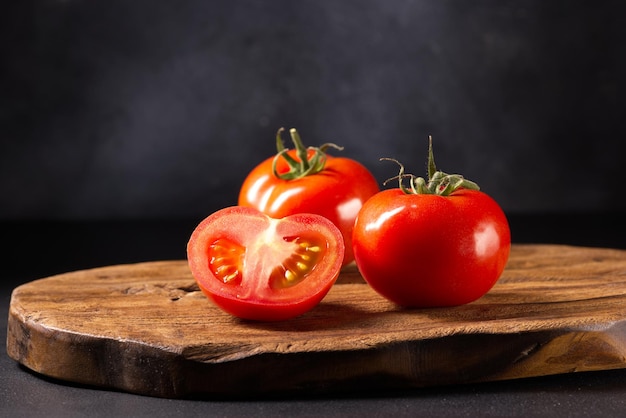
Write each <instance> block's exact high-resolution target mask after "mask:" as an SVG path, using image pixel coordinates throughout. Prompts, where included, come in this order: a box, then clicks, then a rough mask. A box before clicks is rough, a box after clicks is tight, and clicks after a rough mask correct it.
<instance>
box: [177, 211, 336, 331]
mask: <svg viewBox="0 0 626 418" xmlns="http://www.w3.org/2000/svg"><path fill="white" fill-rule="evenodd" d="M272 222H273V223H275V224H277V226H276V231H277V235H276V237H277V239H278V240H280V239H281V237H282V236H288V235H297V233H298V232H304V233H309V232H311V231H314V232H316V233H319V234H320V236H324V237H325V238H326V239H327V245H328V250H327V251H326V254H327V255H326V256H325V258H324V259H323V260H322V261H320V263H319V264H318V265H316V266H315V269H316V270H315V272H314V273H312V274H311V276H310V277H308V278H306V279H305V281H306V282H303V283H300V284H298V285H295V286H293V287H292V288H289V289H286V290H285V291H284V292H283V293H282V294H281V295H278V294H275V295H273V293H272V291H271V290H269V289H268V288H265V289H263V290H262V291H263V294H260V292H259V291H256V292H252V294H251V295H250V296H246V297H240V295H239V289H238V288H237V287H234V286H231V285H228V284H225V283H223V281H221V280H220V279H219V278H217V277H216V276H215V275H214V274H213V273H212V272H211V270H210V269H209V259H210V255H209V246H210V245H211V243H213V242H214V241H215V240H216V239H218V238H221V239H228V240H231V241H233V242H237V243H239V244H241V245H242V246H246V245H247V246H249V247H250V248H252V246H253V244H255V242H256V241H258V239H256V238H255V237H263V236H264V232H265V231H266V230H268V229H271V228H269V225H270V223H272ZM259 239H260V238H259ZM249 251H250V252H251V255H250V257H252V258H247V259H246V260H247V261H248V263H247V264H248V265H253V264H255V263H254V262H250V261H255V260H259V259H260V256H258V257H257V255H258V254H260V253H261V252H262V250H251V249H250V250H249ZM343 253H344V244H343V240H342V237H341V233H340V231H339V230H338V229H337V227H335V226H334V225H333V224H332V223H331V222H330V221H329V220H327V219H325V218H323V217H321V216H318V215H311V214H296V215H293V216H290V217H288V218H286V219H283V220H280V221H279V220H276V219H272V218H270V217H268V216H267V215H265V214H263V213H261V212H259V211H257V210H256V209H254V208H247V207H239V206H233V207H228V208H224V209H221V210H218V211H217V212H214V213H212V214H211V215H209V216H207V217H206V218H205V219H204V220H203V221H202V222H200V223H199V224H198V225H197V226H196V228H195V229H194V231H193V232H192V234H191V237H190V239H189V242H188V243H187V260H188V263H189V267H190V270H191V273H192V275H193V276H194V278H195V280H196V282H197V283H198V286H199V288H200V290H201V291H202V292H203V293H204V294H205V295H206V296H207V297H208V298H209V299H210V300H211V301H213V303H215V305H217V306H218V307H219V308H220V309H222V310H223V311H225V312H227V313H229V314H231V315H234V316H237V317H239V318H242V319H248V320H255V321H282V320H286V319H290V318H293V317H296V316H299V315H301V314H303V313H305V312H307V311H309V310H311V309H312V308H313V307H315V306H316V305H317V304H319V302H320V301H321V300H322V299H323V298H324V297H325V296H326V294H327V293H328V291H329V290H330V288H331V287H332V285H333V284H334V283H335V281H336V280H337V278H338V276H339V272H340V269H341V261H342V259H343ZM250 269H252V267H251V268H250ZM248 274H250V276H251V277H253V278H254V280H253V281H255V282H256V281H257V280H263V278H264V277H263V275H262V274H258V272H257V271H251V272H250V273H248ZM254 286H256V285H254ZM243 293H246V290H245V289H243Z"/></svg>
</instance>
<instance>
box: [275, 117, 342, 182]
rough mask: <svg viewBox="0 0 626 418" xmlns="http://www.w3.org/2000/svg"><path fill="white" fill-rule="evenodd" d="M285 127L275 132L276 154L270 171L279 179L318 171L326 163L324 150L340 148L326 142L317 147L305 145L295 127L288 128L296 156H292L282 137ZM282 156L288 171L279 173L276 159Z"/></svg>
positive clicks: (289, 178) (297, 176) (297, 177)
mask: <svg viewBox="0 0 626 418" xmlns="http://www.w3.org/2000/svg"><path fill="white" fill-rule="evenodd" d="M284 130H285V128H280V129H279V130H278V132H277V133H276V151H277V154H276V156H275V157H274V161H273V162H272V172H273V173H274V176H276V177H277V178H279V179H281V180H295V179H299V178H302V177H305V176H310V175H312V174H316V173H319V172H320V171H322V170H323V169H324V166H325V165H326V159H327V158H326V150H327V149H328V148H330V147H332V148H335V149H338V150H342V149H343V147H340V146H338V145H335V144H331V143H326V144H324V145H322V146H319V147H305V146H304V144H303V143H302V139H301V138H300V134H299V133H298V131H297V130H296V128H291V129H289V135H291V140H292V141H293V145H294V146H295V150H296V157H297V159H296V158H293V157H292V156H291V155H290V154H289V153H288V152H289V149H287V148H285V145H284V144H283V139H282V133H283V131H284ZM281 158H284V160H285V161H286V162H287V165H288V166H289V171H287V172H285V173H279V172H278V170H277V169H276V166H277V164H278V160H279V159H281Z"/></svg>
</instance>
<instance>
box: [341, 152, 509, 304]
mask: <svg viewBox="0 0 626 418" xmlns="http://www.w3.org/2000/svg"><path fill="white" fill-rule="evenodd" d="M394 161H395V160H394ZM393 179H398V181H399V187H398V188H394V189H388V190H384V191H382V192H380V193H377V194H376V195H375V196H373V197H372V198H371V199H369V200H368V201H367V202H366V203H365V205H364V206H363V208H362V209H361V211H360V213H359V216H358V218H357V220H356V224H355V229H354V235H353V247H354V254H355V259H356V264H357V267H358V268H359V271H360V272H361V275H362V276H363V277H364V279H365V280H366V281H367V282H368V283H369V284H370V285H371V286H372V288H373V289H374V290H376V291H377V292H378V293H380V294H381V295H382V296H384V297H385V298H387V299H389V300H391V301H392V302H395V303H397V304H399V305H402V306H407V307H440V306H455V305H462V304H465V303H469V302H472V301H474V300H476V299H478V298H480V297H481V296H483V295H484V294H485V293H487V292H488V291H489V290H490V289H491V288H492V287H493V286H494V285H495V283H496V282H497V280H498V278H499V277H500V275H501V274H502V271H503V270H504V267H505V265H506V263H507V261H508V257H509V252H510V247H511V236H510V230H509V225H508V221H507V219H506V216H505V214H504V212H503V211H502V209H501V208H500V206H499V205H498V204H497V203H496V202H495V200H493V199H492V198H491V197H490V196H488V195H487V194H485V193H483V192H481V191H479V189H478V186H477V185H476V184H475V183H473V182H471V181H468V180H466V179H464V178H463V177H462V176H460V175H457V174H453V175H449V174H446V173H443V172H441V171H437V170H436V168H435V163H434V157H433V153H432V140H431V141H430V144H429V162H428V181H426V180H424V179H423V178H420V177H415V176H412V175H409V174H405V173H404V167H403V166H402V165H400V173H399V175H398V176H396V177H394V178H393ZM406 179H409V183H410V185H409V187H406V186H405V185H404V183H403V182H404V181H405V180H406ZM390 180H392V179H390Z"/></svg>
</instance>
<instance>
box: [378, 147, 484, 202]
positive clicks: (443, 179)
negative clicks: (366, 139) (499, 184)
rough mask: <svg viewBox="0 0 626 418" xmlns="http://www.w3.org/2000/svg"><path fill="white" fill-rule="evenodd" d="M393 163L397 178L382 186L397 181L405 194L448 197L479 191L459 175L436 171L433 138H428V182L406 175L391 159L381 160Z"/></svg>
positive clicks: (474, 185)
mask: <svg viewBox="0 0 626 418" xmlns="http://www.w3.org/2000/svg"><path fill="white" fill-rule="evenodd" d="M383 160H386V161H393V162H395V163H396V164H398V165H399V166H400V172H399V173H398V175H397V176H394V177H392V178H390V179H387V180H386V181H385V182H384V183H383V185H386V184H387V183H389V182H390V181H392V180H398V183H399V187H400V189H401V190H402V191H403V192H404V193H406V194H436V195H439V196H448V195H449V194H451V193H453V192H455V191H456V190H458V189H470V190H480V187H478V184H476V183H474V182H473V181H469V180H467V179H465V178H464V177H463V176H462V175H460V174H447V173H444V172H443V171H437V168H436V166H435V157H434V154H433V138H432V136H429V137H428V181H427V180H425V179H424V178H423V177H416V176H414V175H413V174H406V173H405V172H404V166H403V165H402V164H401V163H400V162H398V161H397V160H394V159H393V158H381V161H383ZM407 178H408V179H409V187H407V186H405V184H404V179H407Z"/></svg>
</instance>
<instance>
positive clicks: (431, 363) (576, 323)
mask: <svg viewBox="0 0 626 418" xmlns="http://www.w3.org/2000/svg"><path fill="white" fill-rule="evenodd" d="M555 254H560V255H561V257H562V258H563V257H564V258H565V259H569V261H570V262H569V263H567V264H564V265H555V264H554V262H552V263H550V262H549V259H550V258H551V257H553V256H554V255H555ZM542 257H543V258H542ZM589 260H591V261H589ZM557 262H558V263H562V262H563V260H557ZM590 263H591V264H590ZM170 265H171V266H175V268H176V269H178V270H177V271H181V272H182V271H183V270H184V268H183V267H182V266H181V262H180V261H172V262H154V263H140V264H138V265H129V266H114V267H111V268H108V267H105V268H101V269H94V270H92V271H87V272H82V273H85V274H87V275H88V276H89V274H93V273H94V272H100V273H102V272H108V271H114V272H116V274H119V271H120V270H119V269H120V268H121V269H125V268H126V269H128V268H130V269H133V268H137V269H139V270H141V271H149V272H150V274H153V273H154V272H153V271H152V270H150V268H151V267H155V268H156V267H158V268H159V269H162V268H163V267H165V266H170ZM578 265H584V266H585V268H584V269H582V270H581V271H582V272H581V273H580V274H579V275H580V276H581V277H582V279H580V280H579V279H578V278H577V277H575V278H576V286H579V285H580V283H582V282H585V281H586V280H596V279H597V277H598V275H600V277H610V280H609V281H610V283H609V285H608V286H606V289H611V290H610V291H609V293H610V294H598V293H596V294H594V295H593V296H592V297H590V299H585V298H581V300H580V301H578V300H577V301H569V300H565V301H557V302H555V303H546V302H545V301H544V302H541V301H539V302H537V301H535V304H536V305H537V306H535V307H533V308H539V309H540V308H541V307H542V306H546V305H551V306H552V305H559V307H558V308H557V309H556V310H554V309H553V310H546V311H545V312H547V313H548V314H549V315H556V314H557V313H558V312H561V310H560V309H561V307H562V306H564V305H567V304H568V303H574V306H575V309H577V308H579V307H581V306H583V307H584V306H587V305H585V303H587V302H589V301H591V302H590V303H592V304H593V306H594V307H597V309H598V310H597V312H595V313H592V314H591V317H592V318H595V319H594V320H589V321H586V320H585V316H584V315H582V316H580V317H576V318H575V320H573V321H571V322H568V321H562V318H556V319H557V321H556V323H557V324H558V326H545V324H542V323H540V322H537V320H538V318H533V321H535V322H533V324H532V325H531V326H523V327H519V326H518V325H519V323H517V325H515V324H516V322H515V321H512V320H511V317H510V316H509V315H510V312H509V313H507V314H506V315H505V316H502V317H501V318H500V317H498V318H495V319H496V321H493V320H494V318H493V317H490V320H492V322H493V323H494V324H495V323H496V322H499V326H500V327H499V328H496V329H493V328H491V327H490V326H485V327H480V326H479V327H465V328H462V330H464V331H463V332H460V331H459V329H461V328H451V329H452V332H450V333H447V334H436V333H435V334H432V335H430V334H428V332H430V331H428V330H426V331H428V332H426V334H420V336H421V337H420V338H416V337H415V336H414V335H413V336H411V335H410V334H406V335H404V337H403V338H395V339H394V338H387V336H385V335H383V336H382V337H381V338H379V339H377V340H376V339H374V340H373V341H366V342H365V343H364V345H361V346H359V345H355V346H353V347H352V348H351V347H350V346H348V347H343V348H339V349H333V348H332V347H328V346H324V345H323V344H322V346H321V347H322V348H324V347H325V348H324V349H320V350H312V351H311V350H307V349H303V348H302V347H300V349H295V350H289V349H287V350H286V349H285V347H288V346H289V344H287V345H286V346H280V345H277V348H276V350H275V351H272V350H258V347H257V348H254V347H253V348H252V349H251V351H249V352H247V353H245V354H242V355H239V354H236V355H231V356H230V357H229V356H227V355H224V353H223V352H219V353H212V354H211V355H214V356H216V358H213V359H210V360H209V359H208V357H207V353H206V351H204V349H203V347H202V346H192V347H185V346H184V344H183V346H172V345H171V344H169V345H168V344H163V345H159V344H155V343H154V342H153V341H149V342H146V341H142V340H141V338H116V337H115V336H114V335H113V334H112V335H109V336H106V335H101V334H89V333H84V332H75V331H71V330H68V329H67V327H55V326H54V325H51V323H50V322H49V321H47V320H46V316H47V315H48V314H49V312H46V311H40V312H32V311H30V312H29V311H28V309H26V310H24V307H23V306H18V305H19V303H18V302H21V298H20V292H19V290H20V289H25V288H26V289H29V287H30V286H32V285H34V284H37V285H38V286H39V285H41V283H44V284H45V283H46V281H47V280H50V279H54V278H55V277H56V278H60V279H64V278H66V275H60V276H53V277H52V278H47V279H42V281H36V282H38V283H35V282H33V283H31V284H26V285H23V286H20V287H18V288H16V289H15V290H14V293H13V295H12V300H11V307H10V311H9V321H8V332H7V353H8V354H9V356H10V357H11V358H13V359H14V360H16V361H17V362H19V363H20V364H22V365H23V366H25V367H27V368H29V369H31V370H33V371H35V372H37V373H40V374H43V375H44V376H48V377H52V378H56V379H60V380H66V381H70V382H74V383H79V384H86V385H91V386H96V387H102V388H109V389H116V390H122V391H127V392H131V393H137V394H141V395H149V396H157V397H166V398H188V397H232V396H236V397H239V396H244V397H245V396H259V395H260V396H265V395H267V396H276V395H277V394H278V395H287V394H294V393H296V394H298V393H307V394H324V393H338V392H357V393H358V392H360V391H363V390H372V389H377V388H380V389H394V388H397V389H406V388H419V387H426V386H436V385H447V384H459V383H461V384H462V383H472V382H487V381H497V380H505V379H517V378H524V377H536V376H543V375H550V374H561V373H571V372H582V371H593V370H608V369H619V368H626V312H624V311H626V309H624V308H623V306H624V303H626V290H624V286H625V284H626V251H621V250H611V249H591V248H580V247H569V246H546V245H542V246H532V245H517V246H514V249H513V252H512V257H511V263H510V268H509V266H508V267H507V270H508V273H509V274H507V271H505V275H503V286H502V287H501V289H500V290H498V289H496V288H494V294H495V295H494V297H492V298H486V300H485V301H482V302H484V303H481V301H478V302H477V303H474V304H470V305H472V306H469V305H468V306H467V307H464V308H460V309H458V310H457V311H458V312H460V314H462V315H465V314H467V313H468V312H469V313H470V314H471V315H474V314H476V313H481V314H483V313H484V312H487V313H488V315H487V316H489V315H492V314H493V312H491V313H490V312H489V310H490V309H496V308H498V307H499V305H498V303H497V302H498V301H500V300H506V298H507V297H511V295H508V294H507V292H506V291H507V289H508V288H509V287H511V286H517V285H516V283H518V284H519V283H521V282H522V281H520V277H526V276H524V275H523V274H522V275H521V276H519V275H516V274H515V271H516V270H520V271H525V270H526V271H527V273H528V272H530V271H538V270H541V271H545V270H546V269H548V270H549V276H548V279H549V281H550V282H551V283H568V281H567V280H561V278H560V277H558V275H555V271H554V269H555V268H556V269H557V270H558V269H559V268H560V269H563V268H566V269H568V270H576V266H578ZM592 267H593V268H592ZM110 269H113V270H110ZM594 269H595V270H594ZM598 272H599V273H598ZM70 274H71V273H70ZM180 274H181V275H184V274H185V273H184V272H182V273H180ZM527 276H528V277H530V276H532V277H534V276H533V275H532V274H528V275H527ZM183 278H184V277H182V278H181V280H182V279H183ZM570 278H571V277H570ZM72 279H74V278H73V277H72ZM184 279H185V280H187V281H188V280H189V278H188V277H187V278H184ZM566 279H568V278H566ZM99 280H100V281H102V279H99ZM146 280H147V281H150V280H155V278H154V276H148V277H147V278H146ZM159 280H160V281H161V282H162V281H163V278H158V277H157V279H156V281H159ZM133 283H134V282H133ZM342 283H344V284H342V285H341V286H346V287H345V288H344V289H350V290H351V289H353V288H354V289H358V290H359V292H361V291H362V290H363V288H364V287H367V286H366V285H364V284H362V283H359V278H358V273H356V276H355V272H354V271H348V272H346V274H344V278H343V281H342ZM79 284H80V283H79ZM131 287H132V286H131ZM181 287H184V284H183V286H181V283H177V284H176V285H175V286H174V287H173V288H174V289H179V290H180V288H181ZM135 290H137V289H135ZM187 290H189V289H187ZM342 290H343V289H342ZM107 291H108V290H107ZM596 291H597V289H596ZM602 292H605V291H604V290H603V291H602ZM138 293H140V292H138ZM148 293H149V292H148ZM193 293H194V292H193V291H191V292H189V294H193ZM195 293H199V292H195ZM329 295H330V294H329ZM148 296H150V297H152V296H151V295H150V294H149V295H148ZM161 296H162V295H161ZM196 296H200V295H196ZM168 297H169V298H170V299H171V301H173V300H174V299H175V298H172V297H171V291H170V292H169V293H168ZM358 297H359V298H360V297H362V294H361V293H359V294H358ZM185 298H186V300H187V301H190V303H191V302H192V305H193V306H196V305H197V303H199V302H200V301H201V300H202V301H203V299H202V297H198V298H195V297H193V296H192V297H187V296H185ZM162 299H163V298H161V299H159V300H162ZM525 300H526V299H525ZM14 301H15V303H14ZM203 302H204V301H203ZM581 304H582V305H581ZM513 305H515V304H513ZM600 305H601V306H600ZM331 306H334V307H336V305H332V303H331ZM607 307H608V308H607ZM620 307H621V308H620ZM507 308H508V309H511V304H508V305H507ZM373 309H375V310H376V309H377V310H383V311H385V310H387V311H385V313H384V314H383V315H382V316H378V317H376V319H374V320H373V321H374V322H375V321H378V320H379V319H380V318H391V319H392V320H393V321H400V322H399V323H400V324H401V325H402V321H403V320H406V317H407V315H408V316H410V315H411V313H410V312H409V313H406V312H402V311H398V310H395V311H394V310H391V311H389V306H388V305H385V303H383V304H380V301H377V302H376V306H375V307H374V308H373ZM551 309H552V308H551ZM607 309H608V310H607ZM615 309H617V310H618V312H617V314H616V313H615V312H614V310H615ZM388 311H389V312H392V313H391V314H389V315H387V313H386V312H388ZM323 312H324V310H323V309H322V314H321V318H320V319H319V320H327V319H328V318H325V317H324V315H323ZM213 313H214V312H213ZM354 315H355V317H356V315H359V313H358V312H357V313H354ZM574 316H576V315H574ZM596 317H598V318H604V319H605V320H598V318H596ZM450 318H452V317H446V318H445V320H446V321H447V320H449V319H450ZM312 320H313V321H315V319H312ZM507 321H509V322H510V324H511V325H513V328H512V329H510V330H508V331H507V330H506V327H505V325H506V323H507ZM500 322H502V323H500ZM227 324H230V325H232V322H230V323H229V322H228V321H226V322H224V324H222V325H227ZM358 325H362V324H358ZM370 325H371V324H370ZM382 325H383V326H389V323H385V322H384V321H383V323H382ZM391 325H393V324H391ZM503 327H504V328H503ZM252 328H253V332H256V334H254V335H256V336H257V337H258V336H259V335H261V336H262V335H263V332H266V333H270V334H273V335H280V334H281V333H282V332H287V334H288V335H289V336H290V337H292V336H294V335H297V334H294V333H293V329H290V328H289V326H283V325H277V326H276V327H268V328H264V327H262V326H260V327H252ZM392 328H393V326H392ZM367 330H371V329H370V328H368V329H367ZM490 330H491V331H490ZM297 331H298V332H302V333H305V331H306V330H304V329H303V328H299V329H298V330H297ZM259 333H260V334H259ZM312 335H315V334H312ZM429 335H430V336H429ZM350 336H352V337H354V334H348V338H349V337H350ZM424 336H425V337H424ZM326 338H329V337H328V336H326ZM338 338H341V336H340V335H339V336H338ZM274 343H275V342H274ZM235 346H236V347H239V348H241V347H242V346H241V345H239V346H237V344H235ZM231 348H232V347H231ZM255 350H257V351H255ZM220 356H221V357H220Z"/></svg>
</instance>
